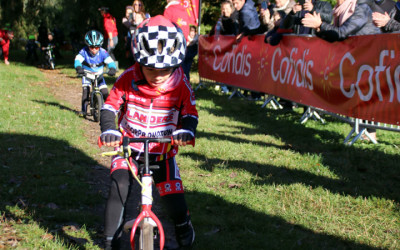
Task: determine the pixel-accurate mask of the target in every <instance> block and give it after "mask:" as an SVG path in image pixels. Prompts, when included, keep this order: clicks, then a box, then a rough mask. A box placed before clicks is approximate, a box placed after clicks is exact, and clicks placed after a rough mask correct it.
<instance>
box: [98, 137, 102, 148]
mask: <svg viewBox="0 0 400 250" xmlns="http://www.w3.org/2000/svg"><path fill="white" fill-rule="evenodd" d="M97 145H98V146H99V148H101V146H103V142H102V141H101V137H100V136H99V139H97Z"/></svg>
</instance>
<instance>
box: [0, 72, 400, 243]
mask: <svg viewBox="0 0 400 250" xmlns="http://www.w3.org/2000/svg"><path fill="white" fill-rule="evenodd" d="M63 72H64V73H66V74H71V75H72V74H73V73H72V72H73V71H72V70H70V69H68V68H66V69H63ZM0 75H1V76H2V77H1V79H0V87H1V88H2V98H0V110H1V111H0V116H1V119H0V140H1V142H2V143H1V145H0V153H1V156H2V157H1V162H0V168H1V172H0V183H1V184H0V197H1V200H0V216H2V219H1V220H0V222H1V224H0V246H1V244H3V243H2V240H3V239H4V238H5V236H6V235H7V234H9V232H10V230H11V229H12V230H14V231H15V232H14V234H15V235H16V238H17V240H16V243H15V244H16V246H17V247H19V248H43V249H59V248H64V249H68V248H93V249H95V248H98V247H97V245H96V244H97V243H98V242H97V241H98V239H99V234H100V233H101V230H100V227H101V221H102V218H99V217H98V216H96V215H95V214H94V213H91V211H92V210H93V209H95V208H96V207H98V206H101V205H102V204H104V202H105V201H104V199H102V196H101V194H99V193H98V190H96V189H95V187H94V186H92V185H91V184H90V181H89V178H88V174H90V171H92V168H93V166H94V164H95V162H94V160H93V159H92V158H91V155H93V154H95V153H96V152H97V151H98V149H96V148H94V147H92V146H90V144H89V143H88V142H87V139H86V138H85V137H83V136H82V135H83V131H82V128H81V127H82V126H81V123H82V121H81V120H80V119H79V118H78V117H77V116H76V115H75V114H74V112H71V107H70V106H69V104H68V103H64V102H62V101H59V100H56V99H54V97H53V96H52V95H51V94H49V93H48V92H47V90H46V89H44V88H40V87H38V86H40V84H39V83H40V82H41V81H44V80H45V79H44V77H43V76H42V75H41V73H40V72H39V71H37V70H36V69H34V68H30V67H26V66H24V65H22V64H19V65H11V66H10V67H5V66H4V64H1V65H0ZM197 79H198V78H197ZM197 79H196V74H193V76H192V80H193V81H196V80H197ZM197 81H198V80H197ZM196 98H197V108H198V111H199V117H200V120H199V126H198V131H197V139H196V147H194V148H192V147H184V148H181V149H180V153H179V155H178V157H177V161H178V164H179V165H180V167H181V175H182V177H183V182H184V185H185V188H186V199H187V202H188V204H189V208H190V211H191V215H192V220H193V224H194V226H195V230H196V242H195V245H194V247H193V249H201V250H202V249H293V248H294V249H399V248H400V242H399V239H400V219H399V218H400V206H399V202H400V168H399V164H398V162H400V156H399V146H400V137H399V134H398V133H394V132H387V131H378V141H379V144H378V145H374V144H372V143H368V142H365V141H358V142H356V143H355V144H354V145H353V146H351V147H349V146H345V145H343V140H344V138H345V137H346V135H347V134H348V133H349V131H350V129H351V128H350V126H349V125H347V124H345V123H343V122H341V121H339V120H335V119H333V118H331V117H329V116H325V117H324V118H326V120H327V123H326V124H325V125H322V124H320V123H319V122H317V121H313V120H310V121H308V122H307V123H306V124H300V122H299V119H300V117H301V110H300V109H297V110H296V111H295V112H284V111H280V110H278V111H276V110H272V109H261V108H260V106H261V104H262V102H258V103H253V102H249V101H246V100H243V99H238V98H233V99H232V100H228V98H227V96H226V95H222V94H220V93H218V92H217V91H215V90H214V89H213V88H212V87H206V88H200V89H199V90H198V91H196ZM52 204H55V205H56V207H54V206H53V205H52ZM0 218H1V217H0ZM48 238H51V240H48ZM71 238H73V239H79V240H71Z"/></svg>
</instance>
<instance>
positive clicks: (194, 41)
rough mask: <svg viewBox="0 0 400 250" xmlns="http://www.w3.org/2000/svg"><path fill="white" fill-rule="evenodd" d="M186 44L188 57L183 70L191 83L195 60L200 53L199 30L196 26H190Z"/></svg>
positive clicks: (183, 63) (184, 61) (183, 64)
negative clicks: (191, 70)
mask: <svg viewBox="0 0 400 250" xmlns="http://www.w3.org/2000/svg"><path fill="white" fill-rule="evenodd" d="M186 44H187V47H186V56H185V59H184V60H183V62H182V68H183V72H184V73H185V75H186V78H187V79H188V80H189V81H190V69H191V68H192V63H193V59H194V57H195V56H196V55H197V53H198V44H199V35H198V34H197V28H196V26H194V25H191V26H190V32H189V36H188V40H187V42H186Z"/></svg>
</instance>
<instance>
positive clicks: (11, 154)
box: [0, 133, 109, 249]
mask: <svg viewBox="0 0 400 250" xmlns="http://www.w3.org/2000/svg"><path fill="white" fill-rule="evenodd" d="M0 141H1V142H2V143H1V146H0V154H1V155H2V156H4V157H2V158H1V162H0V164H1V171H0V182H1V183H2V186H1V187H0V197H1V201H0V213H2V214H4V215H5V217H6V218H7V219H9V220H14V221H16V222H17V223H21V224H25V223H28V222H29V221H31V220H33V221H34V222H35V224H37V225H38V226H39V227H40V228H42V229H43V230H44V231H46V232H48V234H52V235H53V236H54V237H53V238H52V239H55V237H57V238H58V240H59V241H61V242H63V244H64V245H65V246H68V247H73V248H78V249H84V248H85V247H84V245H85V244H86V242H87V241H88V240H92V241H94V244H99V242H100V241H99V239H101V238H102V235H101V231H102V229H101V228H102V225H103V210H104V196H105V195H106V194H105V191H104V188H103V187H102V186H104V187H107V184H108V183H102V182H101V180H99V179H95V177H96V176H99V174H104V175H107V174H108V171H109V170H108V169H107V168H106V167H104V166H99V165H97V162H96V161H94V160H93V159H92V158H90V157H88V156H87V155H86V154H85V153H83V152H82V151H80V150H78V149H76V148H74V147H72V146H71V145H69V144H68V142H67V141H61V140H55V139H51V138H47V137H39V136H32V135H24V134H4V133H1V134H0ZM102 171H107V172H104V173H103V172H102ZM106 190H107V188H106ZM15 206H18V207H19V210H20V211H19V212H14V211H15ZM83 226H84V227H85V228H86V230H87V231H88V233H89V237H90V239H85V238H79V236H77V234H76V233H77V232H79V230H80V228H82V227H83ZM27 230H28V229H27ZM29 230H31V229H29ZM29 230H28V231H29ZM33 231H35V230H32V232H33ZM38 237H41V236H40V235H39V236H38V235H36V236H35V238H38ZM42 237H46V236H42ZM25 239H26V240H28V243H27V244H28V245H29V240H31V239H30V238H29V236H28V237H27V238H25ZM36 242H37V241H36ZM32 246H33V245H32Z"/></svg>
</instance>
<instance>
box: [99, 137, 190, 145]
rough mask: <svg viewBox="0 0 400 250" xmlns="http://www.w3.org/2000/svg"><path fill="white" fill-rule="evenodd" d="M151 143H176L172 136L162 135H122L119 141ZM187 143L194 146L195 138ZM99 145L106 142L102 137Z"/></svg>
mask: <svg viewBox="0 0 400 250" xmlns="http://www.w3.org/2000/svg"><path fill="white" fill-rule="evenodd" d="M146 142H147V143H150V142H158V143H171V145H174V138H173V137H172V136H170V137H162V138H150V137H143V138H130V137H127V136H125V137H121V140H120V141H119V145H120V146H121V145H122V146H128V145H129V143H146ZM187 144H189V145H192V146H193V147H194V139H193V140H191V141H190V142H188V143H187ZM97 145H98V146H99V148H101V147H102V146H103V145H104V144H103V142H102V141H101V138H100V137H99V139H98V140H97Z"/></svg>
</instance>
